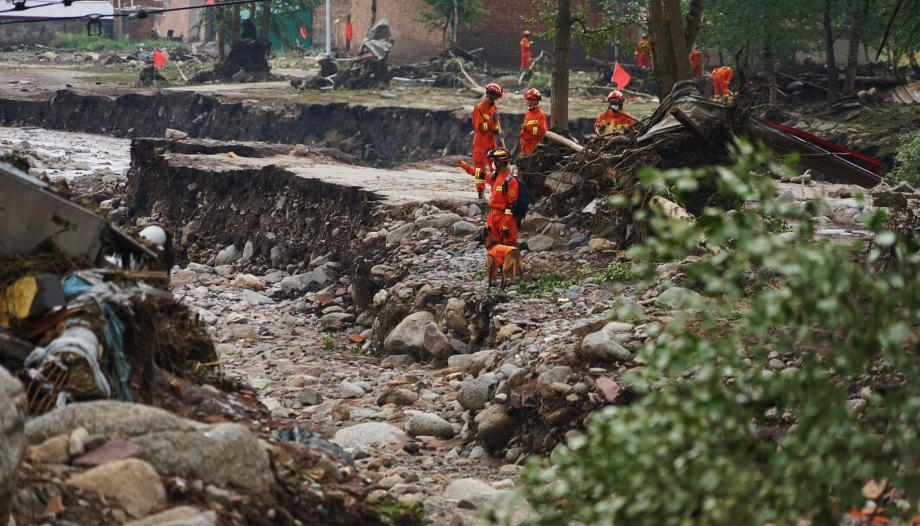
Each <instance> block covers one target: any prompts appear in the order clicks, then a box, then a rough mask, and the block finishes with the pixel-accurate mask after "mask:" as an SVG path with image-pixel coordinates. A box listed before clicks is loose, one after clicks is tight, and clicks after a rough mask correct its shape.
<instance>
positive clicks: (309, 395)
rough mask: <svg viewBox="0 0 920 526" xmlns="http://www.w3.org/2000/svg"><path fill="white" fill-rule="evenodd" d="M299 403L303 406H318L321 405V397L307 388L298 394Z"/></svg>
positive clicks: (313, 390)
mask: <svg viewBox="0 0 920 526" xmlns="http://www.w3.org/2000/svg"><path fill="white" fill-rule="evenodd" d="M300 401H301V402H302V403H303V405H319V404H321V403H323V395H322V394H321V393H320V392H319V391H317V390H316V389H314V388H312V387H307V388H305V389H304V390H303V391H301V392H300Z"/></svg>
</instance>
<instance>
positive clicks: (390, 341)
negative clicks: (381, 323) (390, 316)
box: [383, 311, 434, 354]
mask: <svg viewBox="0 0 920 526" xmlns="http://www.w3.org/2000/svg"><path fill="white" fill-rule="evenodd" d="M432 322H434V315H432V314H431V313H430V312H428V311H419V312H416V313H413V314H410V315H408V316H406V317H405V318H404V319H403V321H401V322H400V323H399V325H397V326H396V327H395V328H394V329H393V330H392V331H390V334H388V335H387V337H386V338H385V339H384V341H383V351H384V352H385V353H386V354H420V353H421V352H422V351H423V350H424V348H425V326H426V325H427V324H429V323H432Z"/></svg>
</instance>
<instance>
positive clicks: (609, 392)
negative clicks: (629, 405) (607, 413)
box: [594, 376, 620, 404]
mask: <svg viewBox="0 0 920 526" xmlns="http://www.w3.org/2000/svg"><path fill="white" fill-rule="evenodd" d="M594 388H595V389H597V393H598V394H599V395H601V396H602V397H604V400H606V401H607V403H608V404H612V403H614V402H616V401H617V398H618V397H619V396H620V385H619V384H617V383H616V382H614V381H613V380H611V379H610V378H607V377H606V376H600V377H598V379H597V380H595V381H594Z"/></svg>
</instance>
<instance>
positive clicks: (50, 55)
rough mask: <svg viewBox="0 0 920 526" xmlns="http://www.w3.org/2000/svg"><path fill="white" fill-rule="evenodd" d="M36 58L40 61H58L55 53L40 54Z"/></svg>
mask: <svg viewBox="0 0 920 526" xmlns="http://www.w3.org/2000/svg"><path fill="white" fill-rule="evenodd" d="M35 58H37V59H39V60H52V61H53V60H57V58H58V54H57V53H55V52H54V51H45V52H44V53H39V54H38V55H35Z"/></svg>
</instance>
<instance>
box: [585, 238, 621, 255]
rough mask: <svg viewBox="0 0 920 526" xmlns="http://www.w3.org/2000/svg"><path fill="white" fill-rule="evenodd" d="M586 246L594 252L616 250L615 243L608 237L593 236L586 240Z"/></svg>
mask: <svg viewBox="0 0 920 526" xmlns="http://www.w3.org/2000/svg"><path fill="white" fill-rule="evenodd" d="M588 246H589V247H591V250H593V251H595V252H616V249H617V244H616V243H614V242H613V241H610V240H609V239H604V238H602V237H595V238H593V239H591V240H590V241H588Z"/></svg>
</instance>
